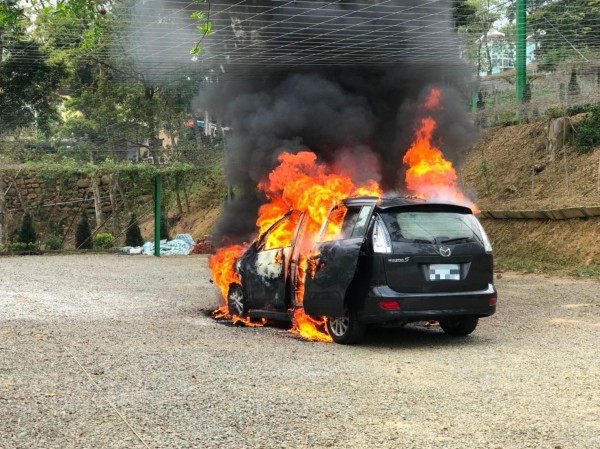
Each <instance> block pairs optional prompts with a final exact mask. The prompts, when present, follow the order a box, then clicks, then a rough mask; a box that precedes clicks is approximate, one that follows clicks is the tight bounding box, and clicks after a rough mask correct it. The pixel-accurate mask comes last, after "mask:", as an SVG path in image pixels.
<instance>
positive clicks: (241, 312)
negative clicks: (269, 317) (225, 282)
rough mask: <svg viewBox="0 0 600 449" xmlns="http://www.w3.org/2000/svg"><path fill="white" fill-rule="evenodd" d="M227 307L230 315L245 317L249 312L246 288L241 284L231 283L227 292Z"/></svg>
mask: <svg viewBox="0 0 600 449" xmlns="http://www.w3.org/2000/svg"><path fill="white" fill-rule="evenodd" d="M227 307H228V309H229V314H230V315H237V316H239V317H245V316H246V315H247V314H248V303H247V301H246V296H245V295H244V289H243V288H242V286H241V285H240V284H231V287H229V293H228V294H227Z"/></svg>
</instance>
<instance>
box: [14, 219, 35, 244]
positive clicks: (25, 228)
mask: <svg viewBox="0 0 600 449" xmlns="http://www.w3.org/2000/svg"><path fill="white" fill-rule="evenodd" d="M17 242H19V243H31V244H35V242H37V234H36V232H35V229H34V227H33V220H32V219H31V215H30V214H29V212H25V214H24V215H23V219H22V220H21V229H20V231H19V237H18V238H17Z"/></svg>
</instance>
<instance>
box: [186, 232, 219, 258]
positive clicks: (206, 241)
mask: <svg viewBox="0 0 600 449" xmlns="http://www.w3.org/2000/svg"><path fill="white" fill-rule="evenodd" d="M191 252H192V254H212V253H213V252H214V248H213V245H212V241H211V238H210V235H203V236H202V237H200V238H199V239H197V240H196V243H194V245H193V246H192V251H191Z"/></svg>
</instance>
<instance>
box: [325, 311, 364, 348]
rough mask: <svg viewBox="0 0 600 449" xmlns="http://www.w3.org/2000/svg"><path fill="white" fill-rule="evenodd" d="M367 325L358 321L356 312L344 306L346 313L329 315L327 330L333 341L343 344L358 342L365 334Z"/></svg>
mask: <svg viewBox="0 0 600 449" xmlns="http://www.w3.org/2000/svg"><path fill="white" fill-rule="evenodd" d="M365 330H366V326H365V325H364V324H362V323H359V322H358V319H357V318H356V312H354V310H353V309H352V308H348V307H347V306H344V315H343V316H339V317H327V331H328V332H329V335H331V338H333V341H335V342H336V343H341V344H343V345H351V344H354V343H358V342H359V341H361V340H362V338H363V337H364V335H365Z"/></svg>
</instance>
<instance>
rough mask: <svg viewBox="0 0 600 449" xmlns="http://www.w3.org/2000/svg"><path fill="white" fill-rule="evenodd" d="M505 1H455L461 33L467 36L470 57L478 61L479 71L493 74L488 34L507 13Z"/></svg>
mask: <svg viewBox="0 0 600 449" xmlns="http://www.w3.org/2000/svg"><path fill="white" fill-rule="evenodd" d="M505 5H506V3H505V2H501V1H499V0H467V1H455V2H454V9H453V14H454V19H455V22H456V26H457V29H458V32H459V34H461V35H463V36H464V37H465V41H466V44H467V51H468V54H469V58H470V59H471V60H472V61H474V62H475V63H476V67H477V68H476V70H477V73H478V74H479V73H481V72H486V73H488V74H491V71H492V65H491V54H490V53H491V52H490V43H489V42H488V38H487V34H488V32H489V31H490V30H491V29H492V27H493V26H494V23H495V22H496V21H498V20H499V19H500V18H501V17H502V16H503V14H504V13H505Z"/></svg>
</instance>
